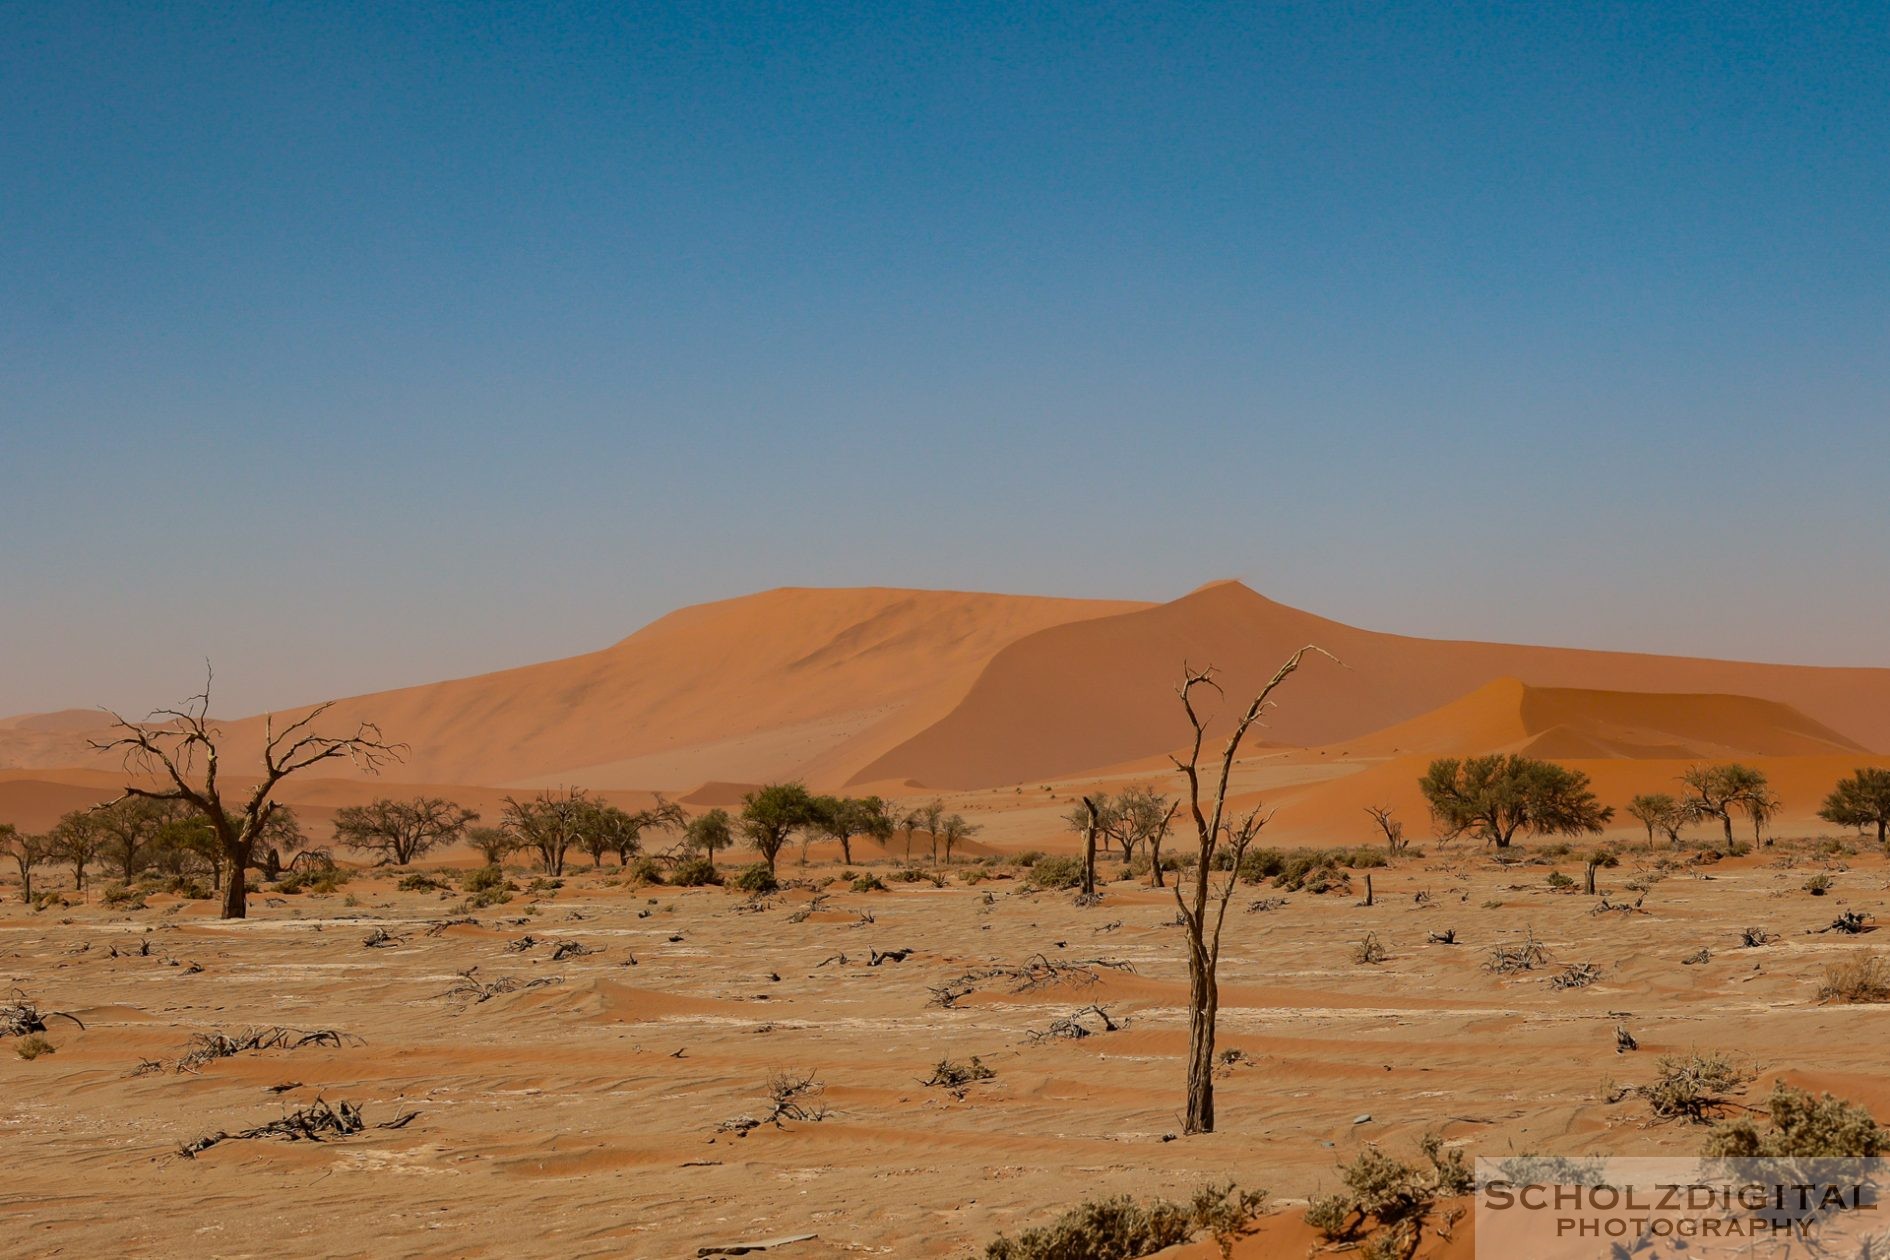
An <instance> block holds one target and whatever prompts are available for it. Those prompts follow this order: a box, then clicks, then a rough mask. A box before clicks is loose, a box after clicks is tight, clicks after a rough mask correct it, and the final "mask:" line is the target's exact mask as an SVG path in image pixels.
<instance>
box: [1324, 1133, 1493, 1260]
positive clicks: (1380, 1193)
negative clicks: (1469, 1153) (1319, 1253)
mask: <svg viewBox="0 0 1890 1260" xmlns="http://www.w3.org/2000/svg"><path fill="white" fill-rule="evenodd" d="M1418 1150H1419V1152H1420V1153H1421V1154H1422V1155H1423V1157H1424V1158H1423V1160H1422V1162H1419V1161H1416V1160H1411V1161H1407V1160H1401V1159H1397V1158H1395V1157H1393V1156H1391V1155H1387V1154H1385V1152H1383V1151H1382V1150H1380V1149H1379V1148H1378V1147H1376V1146H1368V1147H1366V1148H1365V1149H1364V1150H1363V1151H1360V1152H1359V1154H1358V1157H1357V1158H1356V1159H1354V1160H1353V1161H1352V1162H1351V1163H1349V1164H1345V1165H1343V1166H1341V1167H1340V1169H1339V1179H1340V1180H1341V1181H1343V1182H1344V1183H1345V1189H1344V1190H1343V1191H1342V1192H1340V1193H1338V1194H1334V1195H1328V1196H1325V1197H1324V1198H1319V1199H1314V1200H1313V1201H1312V1204H1311V1205H1310V1206H1309V1207H1308V1208H1307V1209H1306V1223H1307V1224H1309V1225H1311V1226H1312V1227H1313V1228H1315V1229H1317V1230H1319V1231H1320V1232H1321V1233H1322V1234H1324V1235H1325V1236H1326V1237H1327V1238H1329V1239H1339V1238H1349V1237H1352V1236H1353V1235H1355V1234H1357V1233H1358V1232H1359V1230H1361V1229H1363V1228H1364V1227H1365V1226H1366V1225H1368V1224H1373V1223H1374V1222H1375V1226H1374V1229H1373V1237H1374V1239H1377V1238H1383V1240H1384V1242H1383V1243H1380V1247H1379V1249H1380V1250H1383V1247H1384V1243H1390V1242H1395V1241H1397V1240H1399V1239H1403V1238H1406V1237H1408V1236H1409V1235H1408V1226H1409V1225H1411V1224H1412V1223H1414V1222H1416V1221H1418V1220H1419V1219H1421V1218H1422V1217H1423V1216H1424V1215H1425V1213H1427V1212H1429V1211H1430V1209H1431V1205H1432V1204H1434V1203H1435V1202H1436V1201H1437V1199H1438V1198H1439V1197H1441V1196H1449V1195H1459V1194H1468V1193H1469V1192H1470V1189H1471V1187H1472V1186H1473V1184H1474V1183H1475V1176H1474V1174H1472V1172H1471V1171H1470V1166H1469V1164H1468V1162H1467V1161H1466V1160H1465V1159H1464V1156H1463V1152H1462V1151H1459V1150H1451V1151H1445V1150H1444V1144H1443V1140H1442V1139H1441V1138H1439V1137H1438V1136H1437V1135H1436V1134H1430V1133H1427V1134H1425V1135H1424V1137H1423V1138H1421V1139H1420V1140H1419V1142H1418ZM1387 1235H1388V1236H1387Z"/></svg>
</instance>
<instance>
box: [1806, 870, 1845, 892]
mask: <svg viewBox="0 0 1890 1260" xmlns="http://www.w3.org/2000/svg"><path fill="white" fill-rule="evenodd" d="M1836 883H1837V881H1836V880H1835V879H1833V878H1831V875H1830V873H1829V872H1828V871H1819V872H1818V873H1817V874H1816V875H1813V876H1812V877H1811V878H1810V879H1808V880H1806V881H1805V883H1804V890H1805V891H1806V892H1808V893H1810V894H1811V895H1812V896H1814V897H1822V896H1824V895H1825V894H1826V893H1828V892H1830V891H1831V889H1832V887H1833V885H1835V884H1836Z"/></svg>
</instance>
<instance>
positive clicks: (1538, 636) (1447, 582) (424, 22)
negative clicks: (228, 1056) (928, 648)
mask: <svg viewBox="0 0 1890 1260" xmlns="http://www.w3.org/2000/svg"><path fill="white" fill-rule="evenodd" d="M602 8H603V6H581V5H562V6H556V7H546V8H544V9H542V10H540V11H531V10H529V9H527V8H526V7H525V6H516V5H505V6H500V5H491V6H486V5H435V6H427V7H420V6H401V5H365V4H364V5H338V4H328V5H319V4H272V5H252V6H221V5H219V6H195V5H189V4H173V5H165V6H149V5H123V6H115V5H93V4H84V3H74V4H67V5H48V6H26V5H16V4H0V117H3V118H4V119H5V123H4V125H0V493H3V494H4V502H5V505H6V506H5V511H4V513H0V520H4V522H5V524H4V534H3V535H0V537H3V538H4V544H5V545H4V548H0V656H3V657H4V660H5V662H6V666H7V668H6V669H5V671H4V674H0V713H5V712H19V711H24V710H32V709H42V708H51V707H63V706H67V705H87V704H97V703H109V704H116V705H124V706H132V707H142V706H145V705H148V704H150V703H152V702H155V701H158V700H165V699H170V698H173V697H175V696H176V695H179V694H181V693H183V692H184V691H187V690H188V689H189V688H190V686H191V684H193V683H194V681H195V680H196V676H197V671H198V669H199V668H200V665H199V662H200V661H201V660H202V658H204V657H205V656H210V657H212V658H213V659H214V660H215V661H216V663H217V668H218V675H219V679H220V686H221V687H222V691H223V697H224V703H222V704H220V705H219V707H221V708H227V709H228V710H230V711H237V710H249V709H254V708H257V707H260V706H264V705H272V704H288V703H293V702H296V701H301V700H307V699H313V698H317V697H320V696H323V695H328V694H335V693H348V692H355V691H361V690H368V689H373V688H378V687H382V686H393V685H400V684H404V683H409V682H418V681H425V680H428V679H432V678H438V677H444V676H451V675H455V674H462V673H469V672H476V671H479V670H483V669H489V668H497V667H502V666H506V665H512V664H520V663H525V662H528V661H532V660H537V659H543V658H547V657H552V656H558V655H565V654H568V653H572V652H577V651H583V650H588V649H590V648H594V647H598V646H602V645H603V644H606V643H608V642H611V641H613V640H615V639H617V638H620V637H622V636H623V635H624V634H627V633H629V632H630V631H631V630H633V629H634V628H635V627H636V626H638V625H640V624H642V623H643V622H645V621H648V620H649V619H651V618H653V617H655V616H657V615H660V614H661V613H662V612H665V611H667V610H668V609H670V608H673V607H675V606H677V605H680V604H685V603H690V602H695V601H699V600H703V599H710V598H719V597H723V596H728V595H735V594H740V593H744V592H747V591H751V590H755V589H760V588H765V587H769V586H776V585H855V584H898V585H910V586H944V587H957V588H972V589H994V590H1010V591H1026V592H1033V593H1050V594H1071V595H1105V596H1126V597H1141V598H1166V597H1171V596H1174V595H1177V594H1180V593H1182V592H1184V591H1186V590H1187V589H1189V588H1191V587H1193V586H1195V585H1197V584H1199V583H1200V582H1203V581H1206V580H1209V579H1212V578H1217V577H1223V576H1236V577H1241V578H1243V579H1245V580H1246V581H1248V582H1249V583H1250V584H1251V585H1253V586H1255V587H1256V588H1257V589H1260V590H1262V591H1264V592H1265V593H1267V594H1269V595H1272V596H1273V597H1275V598H1278V599H1282V600H1285V601H1287V602H1289V603H1295V604H1298V605H1301V606H1304V607H1308V608H1311V609H1313V610H1315V611H1319V612H1322V613H1325V614H1327V615H1330V616H1335V617H1339V618H1341V619H1344V620H1349V621H1353V622H1356V623H1359V624H1364V625H1369V626H1374V627H1377V628H1383V629H1391V630H1400V631H1406V632H1412V633H1424V634H1435V635H1446V636H1452V637H1481V638H1496V639H1514V640H1526V641H1535V642H1549V643H1564V644H1577V645H1585V646H1597V647H1620V648H1644V649H1649V650H1664V651H1675V652H1686V653H1698V654H1710V655H1722V656H1740V657H1752V658H1763V659H1781V660H1802V661H1810V662H1818V663H1854V664H1876V665H1887V666H1890V647H1887V646H1886V637H1885V635H1884V632H1883V626H1884V624H1885V622H1886V619H1887V618H1890V499H1887V498H1886V493H1885V487H1884V481H1885V471H1886V468H1890V232H1887V231H1886V224H1890V10H1885V9H1884V8H1883V7H1882V6H1881V5H1866V4H1857V5H1844V4H1831V5H1823V6H1803V5H1778V4H1763V5H1760V4H1752V5H1746V4H1737V3H1732V4H1699V5H1681V4H1638V3H1637V4H1616V5H1610V4H1582V5H1574V4H1540V5H1476V4H1454V5H1437V4H1425V5H1415V4H1414V5H1364V4H1308V5H1244V6H1217V5H1209V4H1197V5H1185V6H1183V5H1174V6H1100V5H1098V6H1083V7H1077V6H1056V5H1039V6H1018V5H1010V4H1004V5H978V4H954V5H914V6H882V5H858V6H829V5H792V6H789V5H779V6H777V5H724V4H703V5H692V6H687V7H676V8H667V7H662V6H656V5H649V6H633V7H629V8H626V9H624V10H623V11H621V12H618V13H614V14H612V13H604V12H599V10H601V9H602Z"/></svg>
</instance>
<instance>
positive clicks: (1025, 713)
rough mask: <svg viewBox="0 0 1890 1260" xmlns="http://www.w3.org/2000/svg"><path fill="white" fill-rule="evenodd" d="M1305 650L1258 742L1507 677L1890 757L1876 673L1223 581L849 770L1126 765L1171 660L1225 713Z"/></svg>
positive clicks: (1887, 695)
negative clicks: (1458, 628) (1796, 728)
mask: <svg viewBox="0 0 1890 1260" xmlns="http://www.w3.org/2000/svg"><path fill="white" fill-rule="evenodd" d="M1307 643H1315V644H1318V645H1319V646H1321V647H1323V648H1325V649H1326V650H1328V651H1330V652H1332V653H1333V654H1334V655H1336V656H1338V657H1339V658H1340V659H1341V660H1342V661H1343V662H1344V667H1340V666H1339V665H1335V664H1333V663H1332V662H1330V661H1326V660H1323V659H1314V660H1310V661H1309V662H1308V664H1307V666H1306V668H1305V669H1304V671H1303V672H1302V673H1301V674H1300V675H1299V676H1298V677H1296V678H1294V679H1293V680H1292V681H1291V682H1289V683H1288V684H1287V686H1286V687H1285V688H1283V689H1282V690H1281V691H1280V692H1279V693H1278V701H1279V707H1278V709H1277V711H1276V712H1275V713H1273V714H1272V715H1271V716H1270V717H1269V718H1268V719H1267V725H1266V727H1265V728H1264V730H1259V731H1257V732H1256V734H1258V735H1260V736H1261V737H1262V738H1264V739H1266V740H1268V741H1270V742H1273V743H1279V744H1290V745H1299V746H1318V745H1331V744H1337V743H1340V742H1342V741H1345V740H1351V739H1361V738H1363V737H1365V736H1367V735H1369V734H1371V733H1372V732H1374V731H1379V730H1382V729H1383V728H1386V727H1389V726H1392V725H1394V724H1396V723H1400V722H1406V721H1410V720H1411V719H1413V718H1416V717H1419V716H1420V715H1421V714H1424V713H1425V712H1427V711H1428V710H1431V709H1435V708H1437V707H1439V706H1441V705H1445V704H1448V703H1450V702H1451V701H1453V700H1457V699H1459V698H1460V697H1463V696H1465V695H1466V694H1467V693H1469V692H1472V691H1475V690H1476V689H1478V688H1480V687H1484V686H1486V685H1488V684H1490V683H1492V682H1495V681H1496V680H1497V679H1500V678H1505V677H1508V678H1515V679H1520V680H1521V681H1522V682H1525V683H1527V684H1530V685H1531V686H1533V687H1539V688H1540V687H1550V688H1571V687H1579V688H1605V689H1608V690H1614V691H1658V692H1690V693H1710V694H1712V695H1717V696H1750V697H1756V698H1758V699H1761V700H1768V701H1773V702H1776V703H1778V704H1783V705H1789V706H1791V707H1793V708H1795V709H1798V710H1799V711H1800V712H1801V714H1802V715H1803V716H1804V717H1806V718H1809V719H1810V725H1809V727H1808V728H1807V729H1806V731H1805V732H1802V733H1803V734H1804V735H1805V737H1806V738H1808V739H1811V738H1818V739H1827V740H1832V741H1835V742H1834V743H1833V744H1832V745H1831V747H1835V748H1845V747H1857V746H1860V745H1861V746H1863V747H1867V748H1873V749H1876V748H1885V747H1890V669H1823V668H1815V667H1810V666H1791V665H1753V664H1743V663H1739V662H1729V661H1710V660H1696V659H1692V658H1686V657H1670V656H1641V655H1634V654H1630V653H1621V652H1591V651H1583V650H1579V649H1572V648H1545V647H1517V646H1509V645H1504V644H1494V643H1474V642H1461V641H1450V640H1437V639H1413V638H1405V637H1403V636H1400V635H1394V634H1383V633H1379V632H1376V631H1371V630H1360V629H1357V628H1355V627H1352V626H1347V625H1342V624H1340V623H1339V622H1336V621H1328V620H1326V619H1325V618H1323V617H1316V616H1313V615H1312V614H1310V613H1305V612H1301V611H1299V610H1298V609H1294V608H1288V607H1286V606H1285V605H1283V604H1277V603H1274V602H1273V601H1272V600H1269V599H1266V598H1264V597H1262V596H1260V595H1258V594H1256V593H1255V592H1253V591H1251V590H1249V589H1248V588H1247V587H1245V586H1242V585H1240V584H1239V583H1237V582H1223V583H1217V584H1215V585H1212V586H1207V587H1203V588H1202V589H1200V590H1198V591H1195V592H1193V593H1192V594H1190V595H1187V596H1184V597H1183V598H1181V599H1178V600H1175V601H1173V602H1172V603H1167V604H1161V605H1158V606H1155V607H1151V608H1142V609H1137V610H1134V611H1132V612H1125V613H1121V614H1118V615H1116V616H1112V617H1103V618H1097V619H1094V620H1090V621H1086V622H1082V623H1076V624H1070V625H1064V626H1057V627H1052V628H1049V629H1046V630H1041V631H1038V632H1037V633H1035V634H1032V635H1029V636H1026V637H1024V638H1021V639H1019V640H1018V641H1017V642H1015V643H1013V644H1011V645H1010V646H1008V647H1006V648H1005V649H1004V650H1003V651H1001V652H999V653H998V654H997V655H996V656H995V657H993V658H992V660H991V663H990V664H989V665H988V666H987V667H986V668H985V670H984V672H983V673H982V675H981V676H980V677H979V678H978V680H977V683H976V684H975V685H974V686H973V687H972V688H971V690H970V693H969V694H968V695H966V697H965V699H964V701H963V702H962V703H961V704H959V705H958V706H957V707H956V708H954V709H953V710H952V711H951V713H950V714H949V715H947V716H946V717H944V718H942V719H941V720H940V721H938V722H937V723H935V724H933V725H932V726H931V727H929V728H928V729H926V730H924V731H922V732H920V733H919V734H917V735H915V736H913V738H911V739H909V740H907V741H906V742H905V743H903V744H901V745H900V746H899V747H897V748H894V749H892V750H891V751H889V752H888V753H886V754H885V755H884V756H883V757H880V758H878V759H877V760H875V761H873V762H872V763H871V764H869V765H867V766H866V767H865V768H864V769H862V770H861V771H860V773H859V774H858V776H856V777H858V778H859V779H862V780H869V779H871V780H881V779H912V780H916V781H918V782H921V783H925V784H927V785H930V786H933V787H941V788H942V787H954V788H969V787H983V786H992V785H997V784H1004V783H1019V782H1022V783H1031V782H1037V781H1042V780H1049V779H1054V778H1059V777H1062V776H1065V775H1070V774H1076V773H1080V772H1082V771H1085V770H1089V769H1094V768H1096V767H1100V766H1113V765H1121V764H1124V763H1128V762H1133V761H1135V760H1137V759H1139V758H1144V757H1148V756H1151V755H1154V754H1158V753H1162V752H1166V751H1168V750H1169V749H1172V748H1175V747H1177V746H1178V745H1179V744H1180V743H1181V741H1182V739H1183V737H1184V736H1185V735H1186V733H1187V728H1186V726H1185V724H1184V722H1183V719H1182V715H1181V710H1180V707H1179V705H1178V704H1177V702H1176V699H1175V695H1174V686H1175V683H1176V682H1177V681H1178V680H1179V678H1180V674H1181V663H1182V662H1183V661H1184V660H1185V661H1188V662H1190V663H1192V664H1194V665H1197V666H1201V665H1209V664H1212V665H1214V666H1216V667H1218V668H1219V670H1220V677H1221V680H1222V682H1223V684H1224V685H1225V687H1226V691H1227V696H1228V700H1227V705H1226V707H1228V708H1231V707H1233V706H1234V705H1237V704H1244V703H1245V701H1246V700H1247V698H1248V697H1250V696H1252V695H1253V693H1254V692H1255V691H1257V690H1258V688H1259V687H1260V686H1261V685H1262V683H1264V681H1265V680H1266V678H1267V677H1268V676H1269V675H1270V674H1271V673H1272V671H1273V670H1274V669H1275V668H1277V667H1278V665H1279V664H1280V662H1281V661H1282V660H1284V659H1285V658H1286V657H1287V656H1289V655H1290V654H1291V653H1292V651H1293V650H1294V649H1295V648H1297V647H1299V646H1301V645H1302V644H1307ZM1545 702H1546V701H1545ZM1678 707H1684V706H1678ZM1661 720H1662V721H1667V722H1680V723H1682V724H1683V726H1684V727H1685V729H1687V730H1691V731H1693V732H1694V734H1693V735H1691V736H1689V738H1690V739H1691V740H1693V741H1694V742H1696V743H1701V744H1711V743H1715V742H1717V743H1724V744H1735V745H1736V744H1737V743H1738V742H1739V741H1738V740H1737V739H1715V738H1714V737H1712V736H1711V735H1710V733H1709V732H1708V730H1707V728H1708V727H1710V726H1711V724H1712V721H1713V718H1712V716H1711V715H1710V714H1706V713H1701V714H1697V715H1694V716H1691V717H1686V718H1682V717H1680V716H1679V715H1678V714H1677V713H1676V712H1669V713H1667V714H1666V715H1665V716H1663V717H1662V719H1661ZM1740 720H1741V721H1743V720H1746V719H1745V718H1743V717H1742V718H1741V719H1740ZM1603 725H1606V724H1605V723H1604V724H1603ZM1623 725H1624V726H1630V727H1631V726H1633V725H1635V723H1633V722H1627V723H1624V724H1623ZM1823 728H1829V729H1828V730H1824V729H1823ZM1734 734H1738V732H1734Z"/></svg>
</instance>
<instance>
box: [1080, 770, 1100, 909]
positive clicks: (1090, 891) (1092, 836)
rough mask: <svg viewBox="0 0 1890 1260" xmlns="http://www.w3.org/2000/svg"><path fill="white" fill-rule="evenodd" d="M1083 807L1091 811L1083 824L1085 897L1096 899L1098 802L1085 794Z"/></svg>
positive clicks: (1089, 899)
mask: <svg viewBox="0 0 1890 1260" xmlns="http://www.w3.org/2000/svg"><path fill="white" fill-rule="evenodd" d="M1083 808H1084V809H1086V810H1088V811H1089V821H1088V822H1087V823H1085V824H1084V825H1083V899H1084V900H1085V901H1094V900H1095V899H1096V824H1097V813H1096V802H1095V801H1093V800H1091V799H1090V798H1089V797H1087V796H1085V797H1084V798H1083Z"/></svg>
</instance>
